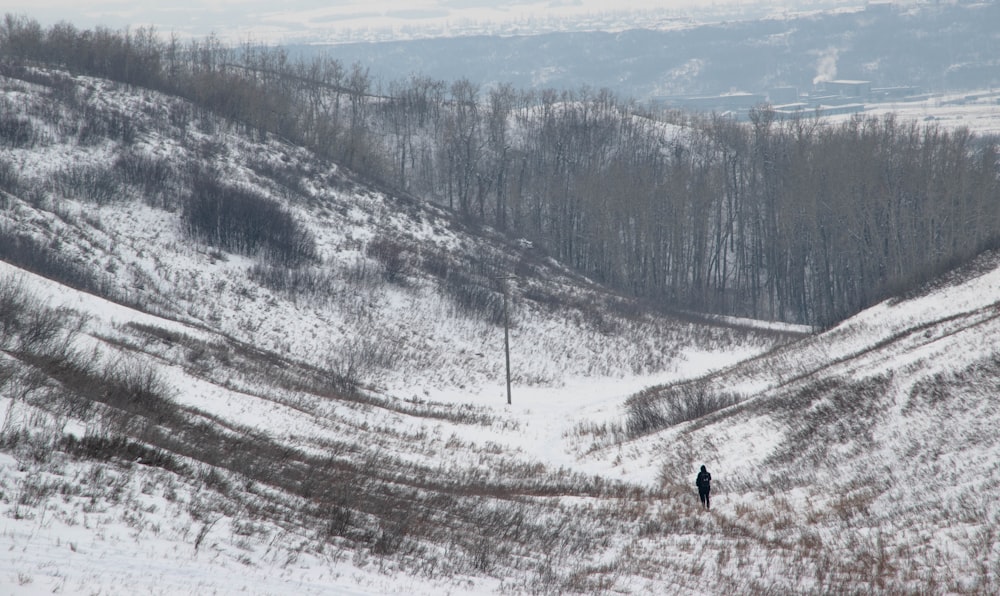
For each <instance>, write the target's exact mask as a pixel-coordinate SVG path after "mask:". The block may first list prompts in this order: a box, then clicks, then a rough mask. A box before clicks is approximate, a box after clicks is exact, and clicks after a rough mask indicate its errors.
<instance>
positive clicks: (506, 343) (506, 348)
mask: <svg viewBox="0 0 1000 596" xmlns="http://www.w3.org/2000/svg"><path fill="white" fill-rule="evenodd" d="M508 279H509V278H507V277H504V278H503V355H504V359H505V360H506V361H507V405H508V406H509V405H510V330H509V328H510V324H509V320H508V318H507V280H508Z"/></svg>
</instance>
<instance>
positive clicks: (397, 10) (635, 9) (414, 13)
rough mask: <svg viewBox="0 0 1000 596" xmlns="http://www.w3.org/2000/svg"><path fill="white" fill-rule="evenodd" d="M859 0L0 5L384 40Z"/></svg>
mask: <svg viewBox="0 0 1000 596" xmlns="http://www.w3.org/2000/svg"><path fill="white" fill-rule="evenodd" d="M864 3H865V2H864V0H660V1H654V0H548V1H545V0H471V1H462V0H176V1H173V2H164V1H163V0H88V1H85V2H80V1H79V0H0V12H2V13H15V14H23V15H26V16H28V17H31V18H34V19H37V20H38V21H39V22H41V23H42V24H43V25H44V26H48V25H51V24H54V23H57V22H59V21H68V22H70V23H73V24H74V25H76V26H77V27H78V28H81V29H85V28H92V27H94V26H96V25H103V26H107V27H111V28H114V29H119V28H123V27H125V26H131V27H138V26H144V25H154V26H155V27H156V29H157V30H159V31H160V32H161V33H170V32H174V33H177V34H179V35H181V36H191V35H194V36H204V35H208V34H209V33H215V34H217V35H219V36H220V37H223V38H226V39H247V38H252V39H256V40H261V41H264V40H267V41H292V40H304V39H326V40H331V41H344V40H347V39H358V40H360V39H386V38H391V37H402V38H406V37H415V36H420V37H426V36H430V35H441V34H456V33H508V34H513V33H528V32H537V31H540V30H553V29H567V28H585V29H622V28H629V27H636V26H655V27H667V26H670V25H671V24H672V23H681V22H685V21H688V22H689V21H692V20H694V21H701V20H711V19H713V18H736V17H739V16H740V15H743V16H757V15H758V14H759V13H761V12H780V11H782V10H788V9H794V10H814V9H819V8H830V7H834V6H841V7H849V6H858V5H863V4H864Z"/></svg>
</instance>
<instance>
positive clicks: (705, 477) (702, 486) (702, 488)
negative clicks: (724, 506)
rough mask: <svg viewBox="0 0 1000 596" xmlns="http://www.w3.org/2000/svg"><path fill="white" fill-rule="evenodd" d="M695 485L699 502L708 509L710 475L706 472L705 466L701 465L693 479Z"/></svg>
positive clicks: (710, 488)
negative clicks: (695, 477) (696, 476)
mask: <svg viewBox="0 0 1000 596" xmlns="http://www.w3.org/2000/svg"><path fill="white" fill-rule="evenodd" d="M694 484H695V486H697V487H698V498H700V499H701V504H702V505H704V506H705V509H709V508H710V507H709V505H710V503H709V497H708V495H709V493H711V492H712V475H711V474H709V473H708V470H706V469H705V466H702V467H701V471H700V472H698V478H697V479H696V480H695V481H694Z"/></svg>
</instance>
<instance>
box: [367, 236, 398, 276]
mask: <svg viewBox="0 0 1000 596" xmlns="http://www.w3.org/2000/svg"><path fill="white" fill-rule="evenodd" d="M366 252H367V254H368V256H369V257H372V258H373V259H375V260H376V261H378V262H379V263H381V264H382V271H383V273H384V275H385V280H386V281H387V282H389V283H400V282H402V281H403V280H404V276H405V274H406V269H407V261H406V249H405V248H404V247H403V245H402V243H400V242H397V241H395V240H391V239H389V238H376V239H375V240H372V241H371V242H370V243H369V244H368V249H367V251H366Z"/></svg>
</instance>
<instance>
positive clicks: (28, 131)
mask: <svg viewBox="0 0 1000 596" xmlns="http://www.w3.org/2000/svg"><path fill="white" fill-rule="evenodd" d="M37 144H38V134H37V133H36V131H35V127H34V125H33V124H32V123H31V120H29V119H27V118H25V117H24V116H18V115H16V114H12V113H10V112H9V111H8V110H6V109H4V110H3V111H2V112H0V146H3V147H12V148H25V147H34V146H35V145H37Z"/></svg>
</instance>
